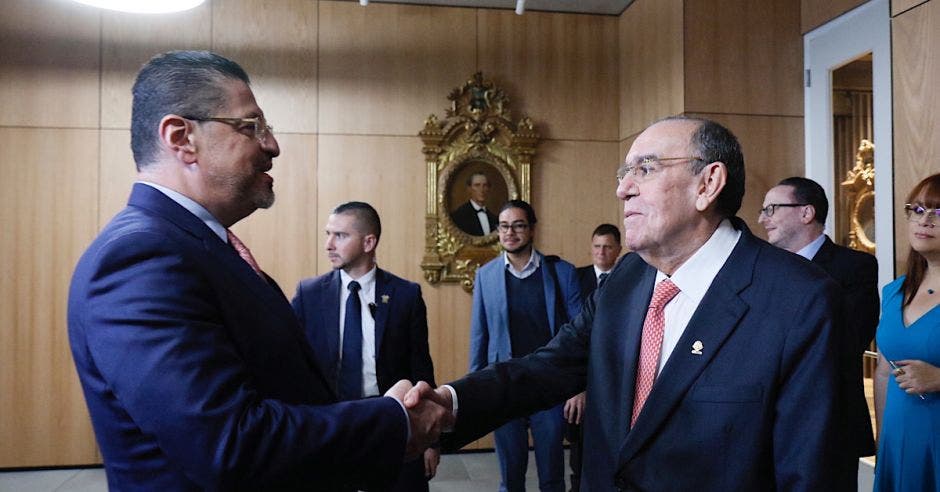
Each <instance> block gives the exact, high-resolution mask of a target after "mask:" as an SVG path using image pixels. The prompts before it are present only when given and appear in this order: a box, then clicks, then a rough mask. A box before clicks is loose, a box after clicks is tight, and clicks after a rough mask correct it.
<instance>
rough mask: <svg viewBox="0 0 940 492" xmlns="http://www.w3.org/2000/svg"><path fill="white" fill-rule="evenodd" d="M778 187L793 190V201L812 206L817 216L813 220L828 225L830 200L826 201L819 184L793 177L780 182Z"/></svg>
mask: <svg viewBox="0 0 940 492" xmlns="http://www.w3.org/2000/svg"><path fill="white" fill-rule="evenodd" d="M777 186H789V187H791V188H793V199H794V200H796V202H797V203H806V204H809V205H812V206H813V208H814V209H816V216H815V217H814V218H813V220H815V221H816V222H819V223H820V224H823V225H825V224H826V215H828V214H829V200H828V199H826V192H825V191H824V190H823V188H822V186H820V185H819V183H817V182H815V181H813V180H811V179H809V178H804V177H801V176H792V177H789V178H786V179H782V180H780V182H779V183H777Z"/></svg>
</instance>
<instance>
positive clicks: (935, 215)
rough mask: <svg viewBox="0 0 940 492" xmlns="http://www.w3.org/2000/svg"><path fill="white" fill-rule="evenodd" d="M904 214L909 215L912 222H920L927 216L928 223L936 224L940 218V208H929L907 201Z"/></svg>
mask: <svg viewBox="0 0 940 492" xmlns="http://www.w3.org/2000/svg"><path fill="white" fill-rule="evenodd" d="M904 214H905V215H907V220H908V221H910V222H920V220H921V219H923V218H924V217H926V218H927V223H928V224H934V223H936V222H937V220H938V219H940V208H927V207H924V206H922V205H912V204H910V203H906V204H905V205H904Z"/></svg>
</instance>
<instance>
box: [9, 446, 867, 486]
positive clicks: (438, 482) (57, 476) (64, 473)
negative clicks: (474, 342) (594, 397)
mask: <svg viewBox="0 0 940 492" xmlns="http://www.w3.org/2000/svg"><path fill="white" fill-rule="evenodd" d="M566 455H567V453H566ZM872 470H873V468H872V466H871V464H869V463H867V462H865V461H864V460H863V462H862V463H861V464H860V465H859V470H858V490H859V491H869V490H871V488H872ZM526 478H527V479H528V482H527V483H526V490H532V491H535V490H538V479H537V478H536V473H535V457H534V456H532V455H531V454H530V455H529V471H528V473H527V474H526ZM565 479H566V480H567V469H566V473H565ZM498 487H499V468H498V466H497V464H496V454H495V453H464V454H452V455H444V456H442V457H441V464H440V466H439V467H438V470H437V476H436V477H434V480H431V492H493V491H495V490H497V489H498ZM107 490H108V487H107V481H106V479H105V476H104V470H102V469H100V468H93V469H85V470H74V469H73V470H49V471H28V472H0V492H53V491H54V492H105V491H107Z"/></svg>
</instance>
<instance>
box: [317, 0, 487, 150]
mask: <svg viewBox="0 0 940 492" xmlns="http://www.w3.org/2000/svg"><path fill="white" fill-rule="evenodd" d="M319 4H320V12H319V19H320V34H319V35H320V44H319V65H320V69H319V70H320V71H319V84H318V85H319V94H320V95H319V107H320V116H319V125H318V128H319V131H320V132H321V133H328V134H371V135H416V134H417V133H418V131H419V130H421V128H423V127H424V120H425V118H427V117H428V115H429V114H431V113H435V114H437V115H438V116H442V114H443V110H444V109H445V108H447V107H449V101H448V100H447V94H449V93H450V91H451V90H452V89H453V88H454V87H457V86H458V85H461V84H462V83H463V82H464V81H465V80H466V78H467V77H469V76H470V75H472V74H473V72H474V71H475V70H476V40H475V31H474V26H475V25H476V18H475V13H474V10H472V9H461V8H443V7H434V8H431V7H426V6H413V5H386V4H371V5H369V7H368V8H363V7H361V6H360V5H358V4H357V3H355V2H333V1H321V2H320V3H319ZM418 149H419V151H420V146H419V147H418Z"/></svg>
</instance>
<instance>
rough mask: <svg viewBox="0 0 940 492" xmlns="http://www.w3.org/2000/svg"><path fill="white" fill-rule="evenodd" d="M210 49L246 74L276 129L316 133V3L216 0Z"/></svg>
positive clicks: (304, 0) (300, 1)
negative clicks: (235, 64)
mask: <svg viewBox="0 0 940 492" xmlns="http://www.w3.org/2000/svg"><path fill="white" fill-rule="evenodd" d="M212 49H213V50H215V51H217V52H218V53H220V54H222V55H223V56H226V57H229V58H231V59H232V60H235V61H236V62H238V63H239V64H240V65H241V66H242V67H243V68H244V69H245V71H247V72H248V76H249V77H250V78H251V82H252V89H253V90H254V93H255V98H257V100H258V104H259V105H260V106H261V108H262V109H263V110H264V112H265V116H267V118H268V120H269V121H270V122H271V124H272V125H273V126H274V128H275V130H276V131H279V132H294V133H316V131H317V2H311V1H310V0H286V1H285V0H225V1H217V2H215V3H214V4H213V7H212Z"/></svg>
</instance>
